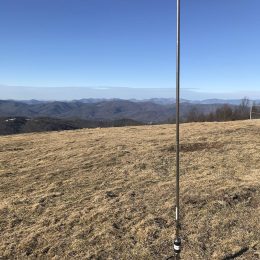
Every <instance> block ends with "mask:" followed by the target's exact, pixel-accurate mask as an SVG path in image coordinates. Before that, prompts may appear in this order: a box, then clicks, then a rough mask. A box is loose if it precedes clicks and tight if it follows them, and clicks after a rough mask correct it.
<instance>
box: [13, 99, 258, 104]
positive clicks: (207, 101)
mask: <svg viewBox="0 0 260 260" xmlns="http://www.w3.org/2000/svg"><path fill="white" fill-rule="evenodd" d="M118 100H119V101H120V100H123V99H117V98H113V99H105V98H84V99H79V100H72V101H66V100H64V101H61V102H74V103H77V102H80V103H85V104H94V103H100V102H103V101H118ZM241 100H242V99H217V98H215V99H204V100H188V99H181V102H182V103H190V104H206V105H209V104H230V105H239V104H240V103H241ZM10 101H15V100H10ZM129 101H131V102H135V103H136V102H137V103H140V102H151V103H155V104H159V105H171V104H175V102H176V100H175V99H174V98H151V99H130V100H129ZM19 102H22V103H26V104H29V105H35V104H40V103H50V102H54V101H41V100H35V99H32V100H20V101H19ZM251 102H255V103H259V104H260V99H258V100H257V99H256V100H253V101H251Z"/></svg>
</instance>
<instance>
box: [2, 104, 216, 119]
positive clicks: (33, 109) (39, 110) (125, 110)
mask: <svg viewBox="0 0 260 260" xmlns="http://www.w3.org/2000/svg"><path fill="white" fill-rule="evenodd" d="M219 106H221V105H220V104H191V103H189V102H183V103H181V117H182V118H184V119H185V117H186V116H187V114H188V113H189V112H190V110H191V109H193V108H194V107H196V110H197V111H198V112H201V113H210V112H214V111H215V110H216V109H217V108H218V107H219ZM0 117H29V118H36V117H54V118H61V119H70V118H78V119H82V120H98V121H100V120H103V121H104V120H105V121H111V120H119V119H131V120H135V121H138V122H144V123H150V122H153V123H159V122H167V121H169V120H173V118H174V117H175V105H174V104H166V105H162V104H157V103H154V102H151V101H142V102H141V101H139V102H132V101H128V100H109V101H101V102H96V103H95V102H94V103H93V102H92V103H84V102H80V101H73V102H58V101H54V102H39V103H38V102H32V103H29V102H18V101H10V100H8V101H0Z"/></svg>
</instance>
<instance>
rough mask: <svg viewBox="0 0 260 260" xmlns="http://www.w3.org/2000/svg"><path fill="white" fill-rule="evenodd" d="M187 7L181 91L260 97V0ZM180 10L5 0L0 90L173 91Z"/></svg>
mask: <svg viewBox="0 0 260 260" xmlns="http://www.w3.org/2000/svg"><path fill="white" fill-rule="evenodd" d="M181 2H182V60H181V62H182V76H181V83H182V87H183V88H184V89H194V90H195V91H200V92H207V93H208V92H216V93H223V92H229V93H233V92H243V93H246V91H251V92H250V93H252V92H254V93H260V50H259V46H260V33H259V28H260V15H259V11H260V1H259V0H250V1H249V0H181ZM175 13H176V0H2V1H1V3H0V39H1V40H0V85H9V86H30V87H40V86H41V87H65V86H78V87H80V86H81V87H84V86H86V87H87V86H89V87H96V86H108V87H128V88H174V86H175V34H176V30H175V20H176V14H175ZM0 98H1V97H0ZM14 98H15V97H14Z"/></svg>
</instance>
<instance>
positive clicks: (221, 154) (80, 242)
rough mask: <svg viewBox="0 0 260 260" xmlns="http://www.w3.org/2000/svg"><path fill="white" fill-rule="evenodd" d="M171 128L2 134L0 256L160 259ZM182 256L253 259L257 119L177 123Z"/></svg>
mask: <svg viewBox="0 0 260 260" xmlns="http://www.w3.org/2000/svg"><path fill="white" fill-rule="evenodd" d="M174 132H175V131H174V126H173V125H163V126H140V127H124V128H110V129H92V130H90V129H89V130H76V131H65V132H52V133H40V134H25V135H17V136H5V137H3V136H2V137H0V180H1V182H0V234H1V236H0V259H100V260H102V259H120V260H121V259H138V260H139V259H156V260H157V259H167V258H169V257H170V256H171V255H172V235H173V234H174V208H173V205H174V192H175V188H174V187H175V184H174V183H175V182H174V180H175V179H174V178H175V176H174V175H175V173H174V172H175V168H174V166H175V146H174V138H175V136H174ZM181 139H182V153H181V174H182V176H181V206H182V212H181V216H182V231H181V233H182V237H183V246H184V248H183V254H182V259H187V260H190V259H233V258H234V256H236V255H237V256H238V258H237V259H259V257H260V241H259V240H260V221H259V216H260V121H241V122H228V123H203V124H201V123H197V124H196V123H194V124H184V125H182V126H181Z"/></svg>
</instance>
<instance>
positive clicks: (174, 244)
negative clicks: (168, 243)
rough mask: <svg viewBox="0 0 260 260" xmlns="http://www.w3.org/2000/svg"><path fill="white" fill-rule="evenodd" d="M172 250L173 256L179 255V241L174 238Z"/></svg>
mask: <svg viewBox="0 0 260 260" xmlns="http://www.w3.org/2000/svg"><path fill="white" fill-rule="evenodd" d="M173 250H174V253H175V254H180V253H181V239H180V238H176V239H175V241H174V243H173Z"/></svg>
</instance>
